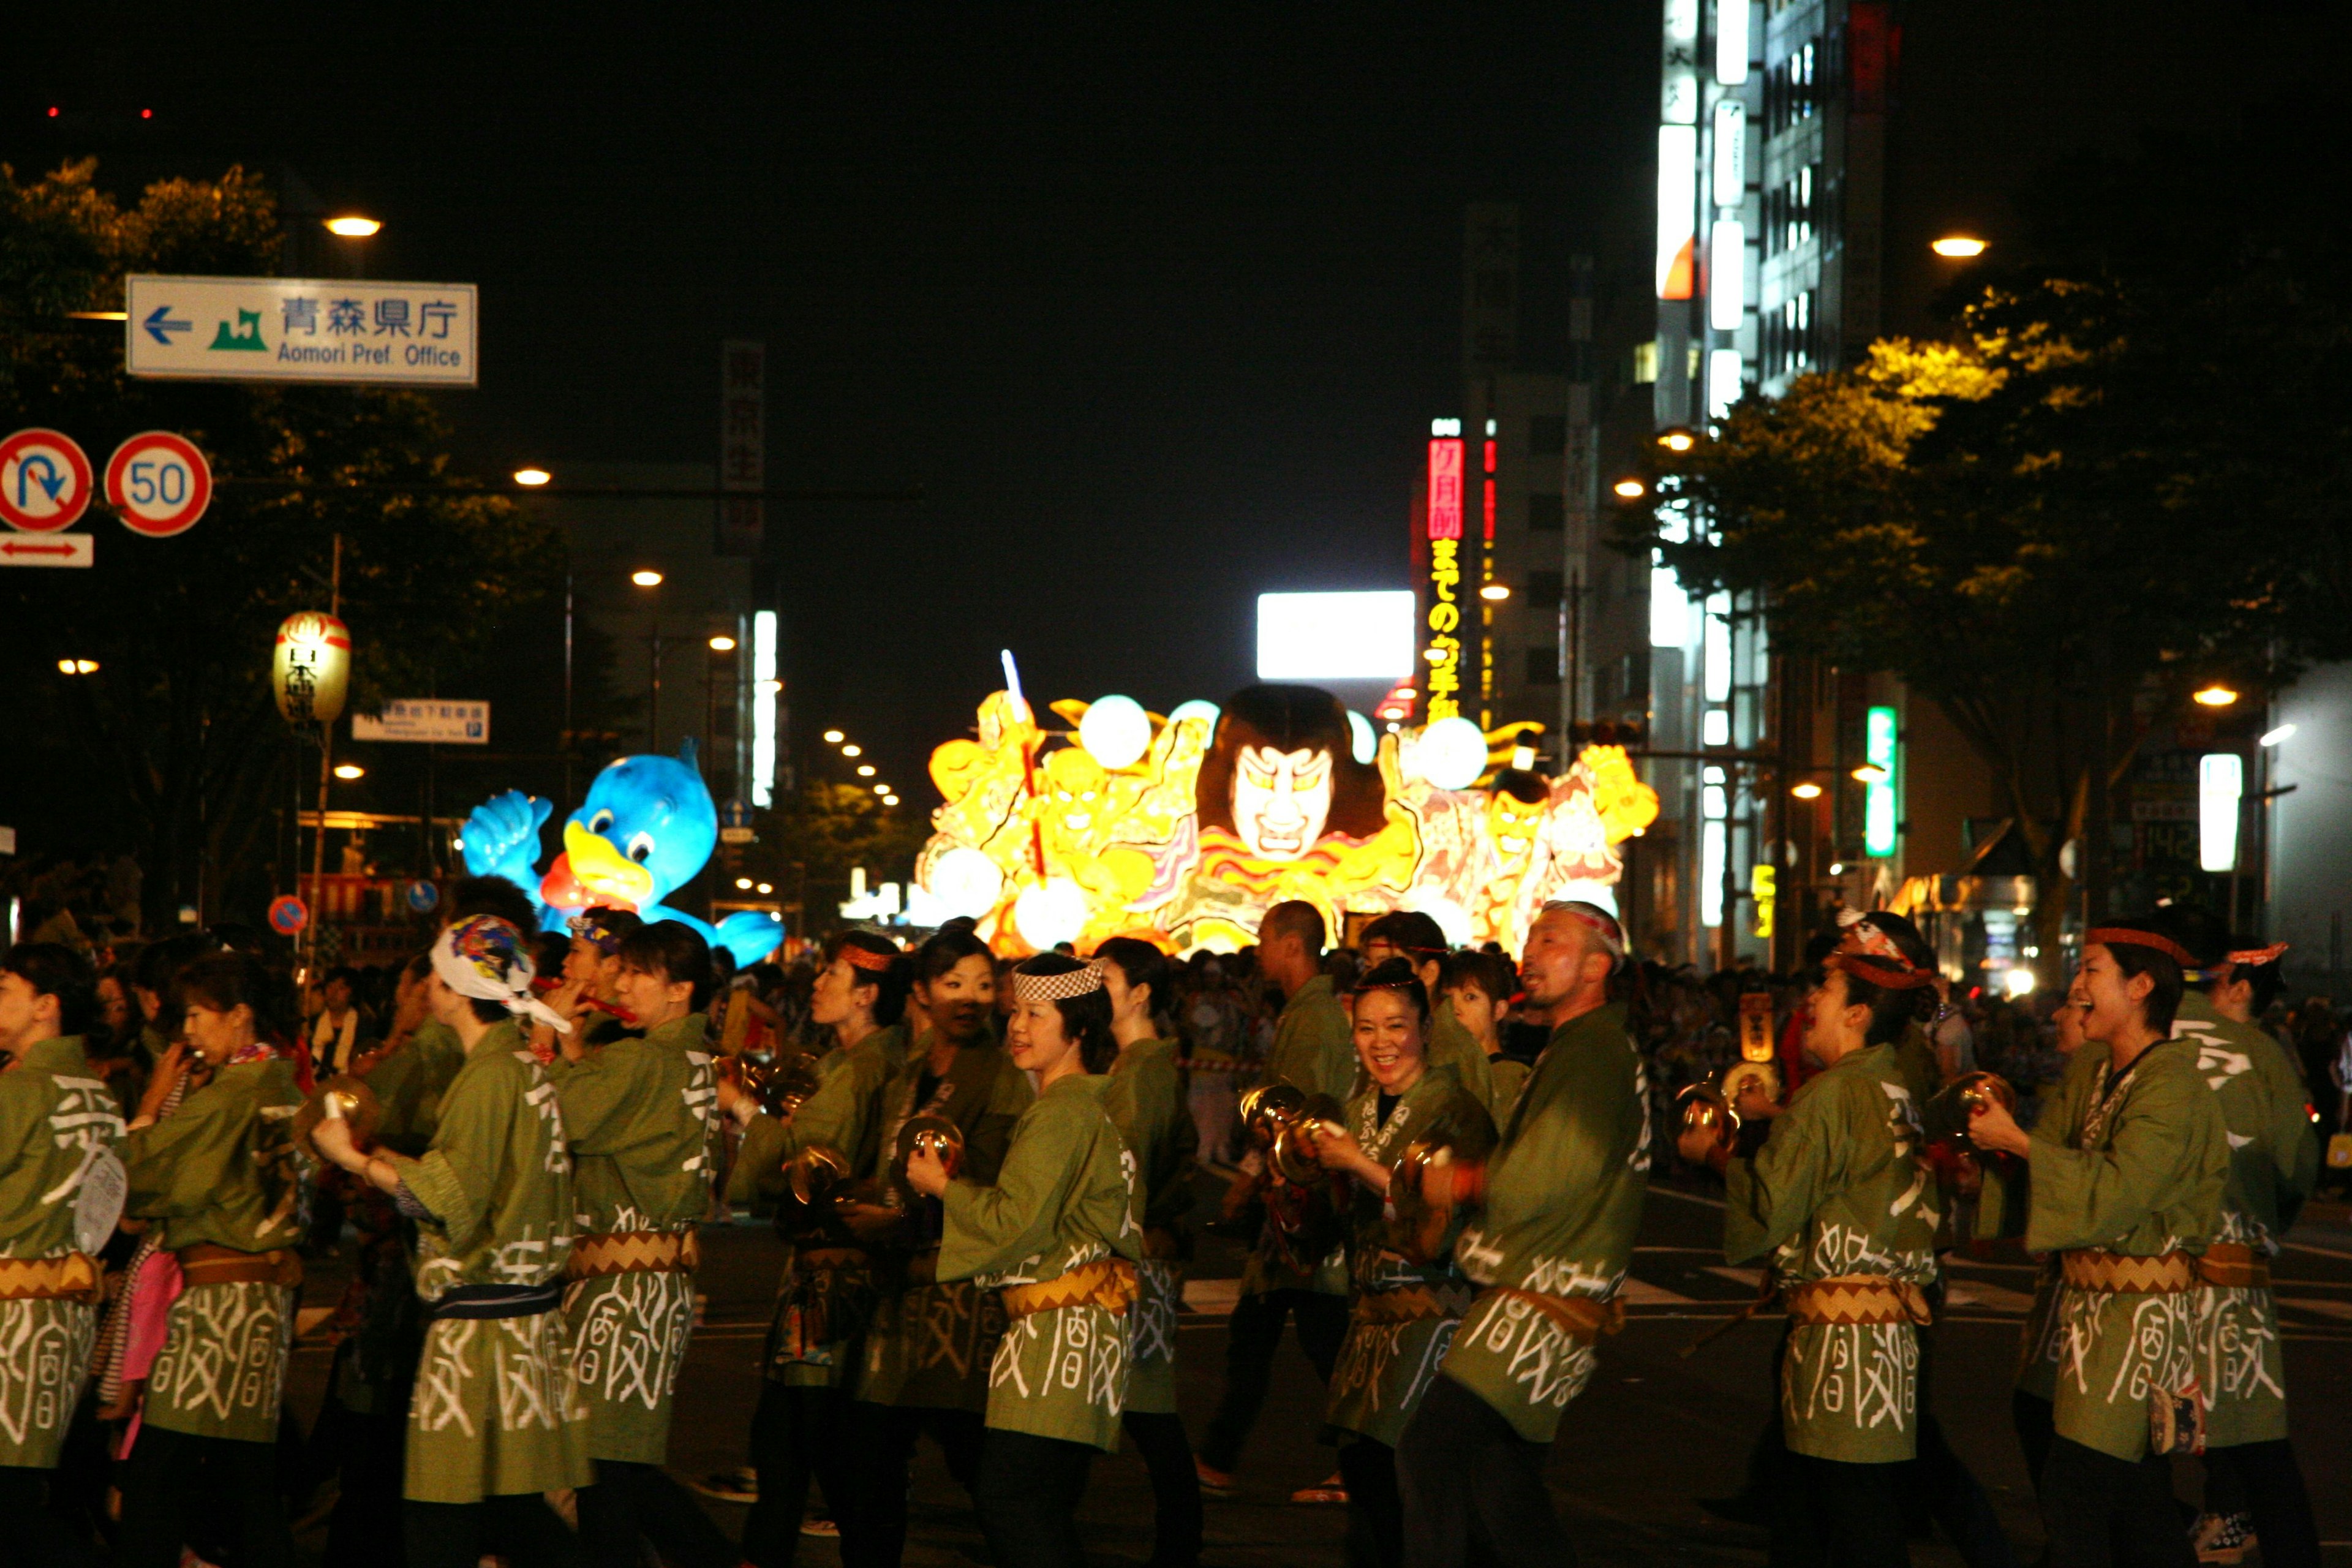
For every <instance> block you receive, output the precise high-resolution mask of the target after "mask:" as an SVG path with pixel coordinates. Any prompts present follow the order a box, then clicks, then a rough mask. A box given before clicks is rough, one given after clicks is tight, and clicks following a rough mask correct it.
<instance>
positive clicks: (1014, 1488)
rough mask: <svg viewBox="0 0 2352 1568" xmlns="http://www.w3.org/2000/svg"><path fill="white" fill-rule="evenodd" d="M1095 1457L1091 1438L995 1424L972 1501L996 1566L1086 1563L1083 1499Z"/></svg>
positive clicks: (1077, 1567)
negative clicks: (1081, 1530) (1080, 1513)
mask: <svg viewBox="0 0 2352 1568" xmlns="http://www.w3.org/2000/svg"><path fill="white" fill-rule="evenodd" d="M1094 1457H1095V1450H1094V1448H1093V1447H1092V1446H1091V1445H1089V1444H1086V1443H1072V1442H1067V1441H1066V1440H1064V1439H1063V1438H1060V1437H1039V1436H1034V1435H1032V1434H1030V1433H1027V1432H1006V1431H1002V1430H998V1429H995V1428H991V1429H990V1431H989V1433H988V1436H987V1437H986V1438H985V1439H984V1440H983V1441H982V1444H981V1446H980V1478H979V1481H978V1484H977V1485H975V1486H974V1488H973V1489H972V1501H973V1503H974V1504H975V1505H977V1506H978V1508H979V1510H980V1529H981V1533H982V1534H983V1535H985V1536H986V1537H987V1538H988V1551H989V1555H990V1556H991V1557H992V1559H994V1561H995V1564H996V1568H1086V1563H1087V1553H1086V1548H1085V1547H1084V1546H1082V1545H1081V1544H1080V1543H1079V1541H1078V1500H1079V1499H1081V1498H1083V1497H1085V1496H1086V1494H1087V1470H1088V1468H1091V1467H1092V1465H1093V1463H1094Z"/></svg>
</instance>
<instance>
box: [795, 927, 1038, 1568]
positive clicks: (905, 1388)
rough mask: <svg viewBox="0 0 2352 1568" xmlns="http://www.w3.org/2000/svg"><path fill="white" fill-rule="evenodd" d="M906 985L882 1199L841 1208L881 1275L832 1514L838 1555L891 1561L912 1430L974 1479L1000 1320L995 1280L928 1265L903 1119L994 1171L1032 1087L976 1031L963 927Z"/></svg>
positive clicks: (985, 974) (972, 1168) (979, 997)
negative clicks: (843, 1485)
mask: <svg viewBox="0 0 2352 1568" xmlns="http://www.w3.org/2000/svg"><path fill="white" fill-rule="evenodd" d="M915 998H916V1000H917V1002H918V1003H919V1004H920V1006H921V1012H922V1016H923V1020H924V1021H925V1023H926V1024H927V1025H928V1029H927V1032H926V1033H925V1034H924V1036H923V1037H922V1038H920V1039H919V1040H917V1041H916V1042H915V1043H914V1044H913V1046H912V1047H909V1048H908V1056H907V1061H906V1065H905V1066H904V1067H902V1068H899V1070H898V1076H897V1077H896V1078H894V1079H892V1080H891V1081H890V1084H889V1085H888V1087H887V1089H885V1090H884V1092H883V1121H882V1137H881V1153H880V1156H879V1157H880V1161H881V1163H882V1169H881V1172H880V1174H881V1175H882V1178H883V1180H882V1183H881V1191H880V1194H878V1195H879V1196H880V1198H881V1200H882V1201H881V1202H880V1203H878V1204H874V1203H866V1204H856V1205H846V1206H845V1207H844V1208H843V1210H842V1213H843V1215H844V1218H845V1222H846V1223H847V1224H848V1225H849V1226H851V1228H852V1230H853V1231H855V1232H856V1234H857V1235H858V1236H859V1237H860V1239H861V1241H863V1242H865V1243H866V1246H867V1247H868V1250H870V1251H874V1252H876V1253H877V1254H878V1255H879V1262H880V1265H881V1268H882V1271H883V1273H884V1274H885V1276H886V1281H887V1282H886V1283H885V1285H884V1286H883V1288H882V1289H880V1291H879V1293H878V1295H877V1300H876V1303H875V1308H874V1313H873V1316H872V1318H871V1319H870V1320H869V1324H868V1327H867V1330H866V1340H865V1345H864V1349H863V1351H862V1353H861V1355H860V1360H859V1373H858V1377H857V1380H856V1394H854V1396H853V1398H852V1401H851V1403H850V1405H849V1407H848V1409H847V1410H846V1411H845V1413H844V1418H843V1431H842V1445H841V1446H842V1449H843V1451H844V1452H845V1453H849V1454H855V1455H856V1456H857V1461H858V1467H857V1469H856V1472H855V1473H854V1474H853V1475H852V1476H851V1477H850V1478H849V1480H850V1488H851V1492H852V1498H851V1503H850V1507H849V1509H848V1511H847V1512H846V1513H845V1514H844V1515H842V1516H841V1519H840V1521H839V1522H840V1525H841V1555H842V1561H843V1563H845V1565H846V1568H897V1564H898V1558H899V1554H900V1553H901V1552H903V1551H904V1550H905V1547H906V1541H907V1470H908V1463H909V1462H910V1461H911V1459H912V1458H913V1455H914V1450H915V1439H916V1438H917V1437H918V1436H920V1435H922V1434H924V1433H929V1435H930V1436H931V1439H932V1441H934V1442H936V1443H938V1444H939V1446H940V1449H941V1450H942V1451H943V1452H944V1453H945V1455H946V1456H947V1461H948V1469H949V1472H950V1474H952V1475H953V1476H954V1477H955V1479H957V1481H959V1482H960V1483H961V1484H962V1486H963V1487H964V1489H966V1490H967V1491H969V1490H971V1489H972V1488H973V1486H974V1485H975V1484H976V1482H977V1479H978V1474H979V1465H980V1439H981V1431H982V1425H983V1421H982V1417H983V1415H984V1414H985V1413H986V1411H987V1409H988V1399H989V1394H988V1377H989V1365H990V1363H991V1361H992V1359H993V1357H994V1356H995V1353H996V1342H997V1341H998V1340H999V1339H1001V1338H1002V1337H1003V1333H1004V1308H1003V1303H1002V1302H1001V1301H999V1300H997V1296H996V1292H995V1291H993V1290H989V1289H982V1287H981V1286H979V1285H977V1284H975V1283H973V1282H972V1281H971V1279H940V1278H939V1275H938V1264H939V1256H940V1254H939V1248H940V1207H939V1205H938V1204H937V1203H936V1202H935V1201H934V1200H932V1199H930V1198H929V1197H926V1196H924V1195H922V1194H919V1193H918V1192H916V1191H915V1190H914V1189H913V1188H911V1187H909V1186H908V1185H907V1184H906V1176H905V1161H904V1154H905V1152H906V1146H907V1144H908V1136H909V1135H908V1133H907V1124H908V1121H911V1120H913V1119H914V1118H916V1117H928V1118H934V1119H937V1120H939V1121H945V1122H947V1123H948V1124H949V1125H950V1126H951V1127H952V1128H953V1129H954V1130H955V1131H956V1133H957V1134H958V1135H959V1136H960V1137H961V1139H962V1142H963V1153H962V1163H961V1165H960V1166H959V1168H958V1171H959V1173H960V1174H963V1175H968V1176H970V1177H971V1179H972V1180H973V1181H975V1182H982V1183H988V1182H993V1181H994V1180H995V1179H996V1173H997V1170H998V1167H999V1166H1001V1165H1002V1164H1003V1161H1004V1152H1005V1149H1006V1148H1007V1147H1008V1146H1009V1145H1010V1144H1011V1142H1012V1139H1013V1123H1014V1122H1015V1121H1018V1120H1019V1119H1020V1117H1021V1114H1022V1112H1024V1110H1027V1109H1028V1107H1029V1102H1030V1100H1032V1099H1033V1098H1034V1096H1033V1094H1032V1092H1031V1090H1030V1088H1029V1080H1028V1079H1027V1078H1025V1077H1024V1076H1023V1074H1022V1071H1021V1069H1020V1068H1016V1067H1014V1066H1013V1062H1012V1060H1011V1059H1010V1058H1008V1057H1007V1056H1006V1055H1005V1054H1004V1048H1003V1047H1002V1046H1000V1045H998V1044H997V1043H996V1042H995V1040H994V1039H993V1038H992V1037H991V1036H990V1034H989V1024H990V1022H991V1020H992V1016H993V1015H994V1013H995V1008H996V963H995V959H994V958H993V957H992V955H991V953H990V952H989V951H988V946H987V944H986V943H984V942H982V941H981V940H980V939H979V938H978V937H976V936H974V935H972V934H971V931H970V930H969V929H968V928H951V929H946V930H942V931H940V932H939V934H938V935H936V936H934V937H932V938H931V939H930V940H929V942H925V943H923V945H922V946H921V948H919V950H918V951H917V952H916V954H915ZM805 1109H806V1107H803V1110H805Z"/></svg>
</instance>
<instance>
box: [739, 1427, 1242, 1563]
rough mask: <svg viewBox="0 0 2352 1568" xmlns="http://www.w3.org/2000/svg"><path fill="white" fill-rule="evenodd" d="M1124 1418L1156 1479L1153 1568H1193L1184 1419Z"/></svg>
mask: <svg viewBox="0 0 2352 1568" xmlns="http://www.w3.org/2000/svg"><path fill="white" fill-rule="evenodd" d="M1118 1419H1119V1425H1120V1426H1124V1427H1126V1428H1127V1435H1128V1436H1129V1437H1132V1438H1134V1439H1135V1447H1136V1451H1137V1452H1138V1453H1139V1454H1141V1455H1142V1456H1143V1468H1144V1469H1145V1470H1146V1471H1147V1472H1148V1473H1149V1474H1150V1477H1151V1506H1152V1518H1151V1568H1193V1565H1194V1564H1196V1563H1199V1562H1200V1561H1201V1477H1200V1474H1199V1472H1197V1471H1196V1470H1194V1469H1193V1468H1192V1442H1191V1440H1190V1439H1189V1438H1187V1437H1186V1436H1184V1423H1183V1421H1182V1420H1181V1418H1180V1417H1179V1416H1178V1415H1176V1413H1175V1412H1174V1411H1172V1410H1161V1411H1142V1410H1130V1411H1129V1412H1128V1413H1127V1414H1126V1415H1121V1416H1120V1417H1119V1418H1118ZM754 1561H757V1560H756V1559H754ZM761 1568H767V1565H766V1564H765V1563H761Z"/></svg>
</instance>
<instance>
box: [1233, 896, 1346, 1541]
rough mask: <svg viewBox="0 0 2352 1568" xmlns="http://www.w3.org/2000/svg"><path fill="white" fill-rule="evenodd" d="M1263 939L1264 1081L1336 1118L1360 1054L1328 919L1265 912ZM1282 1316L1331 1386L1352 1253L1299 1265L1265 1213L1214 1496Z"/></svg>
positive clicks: (1246, 1421)
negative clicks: (1339, 986) (1278, 1000)
mask: <svg viewBox="0 0 2352 1568" xmlns="http://www.w3.org/2000/svg"><path fill="white" fill-rule="evenodd" d="M1257 935H1258V949H1257V964H1258V969H1259V971H1260V972H1261V973H1264V974H1265V977H1266V978H1267V979H1268V980H1271V981H1273V982H1274V983H1275V984H1276V985H1279V986H1280V987H1281V988H1282V994H1283V996H1284V998H1285V1000H1284V1002H1283V1005H1282V1014H1281V1016H1279V1017H1278V1018H1276V1020H1275V1026H1274V1049H1273V1052H1272V1054H1271V1055H1270V1056H1269V1057H1268V1058H1267V1060H1266V1081H1267V1082H1269V1083H1286V1084H1288V1085H1290V1086H1291V1087H1292V1088H1294V1089H1298V1090H1299V1091H1300V1092H1302V1093H1304V1094H1305V1095H1306V1096H1307V1108H1308V1110H1310V1111H1312V1112H1313V1113H1314V1114H1316V1115H1318V1116H1327V1117H1328V1116H1333V1115H1336V1114H1338V1112H1339V1107H1340V1105H1341V1103H1342V1102H1343V1101H1344V1100H1346V1099H1347V1098H1348V1096H1349V1094H1351V1093H1352V1092H1354V1085H1355V1081H1356V1050H1355V1045H1354V1043H1353V1042H1354V1037H1353V1033H1352V1031H1351V1029H1350V1027H1349V1023H1348V1010H1347V1009H1346V1008H1344V1007H1342V1006H1340V1005H1339V997H1338V995H1337V994H1335V993H1334V991H1333V989H1332V984H1331V977H1330V976H1329V975H1328V974H1326V973H1323V938H1324V930H1323V917H1322V916H1321V915H1320V914H1318V913H1317V912H1316V910H1315V906H1314V905H1312V904H1308V903H1305V902H1302V901H1299V900H1291V901H1289V902H1286V903H1279V904H1276V905H1275V906H1274V907H1273V908H1272V909H1270V910H1266V911H1265V921H1263V922H1261V923H1260V925H1259V926H1258V933H1257ZM1268 1179H1269V1173H1268V1172H1267V1171H1266V1170H1265V1168H1264V1167H1263V1165H1261V1168H1260V1169H1259V1170H1258V1171H1256V1172H1255V1173H1252V1174H1245V1175H1244V1176H1243V1177H1242V1178H1241V1179H1240V1180H1239V1181H1237V1182H1235V1183H1234V1186H1233V1189H1232V1191H1230V1192H1229V1193H1227V1194H1226V1195H1225V1209H1226V1212H1227V1213H1228V1214H1229V1215H1230V1214H1236V1213H1239V1212H1241V1211H1242V1210H1243V1209H1244V1208H1245V1207H1246V1205H1247V1204H1248V1202H1249V1200H1250V1199H1251V1198H1252V1197H1253V1196H1255V1194H1257V1193H1258V1192H1259V1191H1261V1190H1263V1188H1264V1187H1265V1184H1266V1182H1267V1181H1268ZM1285 1318H1289V1319H1291V1320H1292V1321H1294V1322H1295V1323H1296V1324H1297V1329H1298V1348H1299V1349H1300V1350H1302V1351H1304V1352H1307V1361H1308V1362H1309V1363H1312V1364H1313V1366H1314V1368H1315V1371H1316V1373H1317V1374H1318V1376H1320V1377H1321V1378H1322V1379H1323V1381H1324V1382H1325V1383H1326V1384H1328V1383H1329V1382H1330V1381H1331V1363H1332V1360H1333V1359H1334V1358H1335V1357H1337V1356H1338V1355H1339V1342H1340V1340H1342V1339H1343V1338H1345V1337H1346V1335H1347V1331H1348V1261H1347V1258H1346V1255H1345V1253H1344V1252H1343V1251H1342V1250H1341V1249H1340V1248H1339V1247H1333V1248H1332V1249H1331V1252H1330V1254H1329V1256H1328V1257H1325V1258H1313V1259H1299V1258H1293V1257H1292V1255H1291V1246H1290V1242H1289V1240H1288V1239H1287V1238H1286V1237H1285V1236H1284V1235H1283V1234H1282V1231H1281V1228H1280V1226H1278V1225H1277V1224H1276V1219H1275V1216H1274V1215H1273V1213H1272V1212H1270V1211H1269V1213H1268V1214H1267V1215H1266V1217H1265V1222H1264V1224H1263V1225H1262V1226H1260V1228H1259V1232H1258V1241H1257V1247H1256V1249H1255V1251H1253V1252H1252V1253H1251V1254H1250V1256H1249V1260H1248V1261H1247V1262H1246V1263H1244V1265H1243V1266H1242V1289H1241V1297H1240V1299H1239V1300H1236V1301H1235V1302H1234V1310H1233V1314H1232V1316H1231V1317H1230V1318H1229V1319H1227V1321H1226V1329H1225V1335H1226V1338H1225V1389H1224V1394H1223V1396H1222V1397H1221V1398H1220V1399H1219V1400H1218V1403H1217V1410H1216V1414H1215V1415H1213V1416H1212V1417H1211V1418H1210V1421H1209V1427H1208V1431H1207V1432H1206V1433H1205V1434H1203V1436H1202V1439H1201V1447H1200V1451H1199V1456H1198V1459H1197V1463H1196V1467H1195V1468H1196V1469H1197V1471H1198V1473H1199V1475H1200V1478H1201V1485H1202V1487H1203V1488H1205V1489H1208V1490H1209V1491H1211V1492H1213V1493H1220V1494H1222V1493H1225V1492H1230V1491H1232V1490H1233V1487H1234V1467H1235V1466H1236V1465H1237V1464H1238V1463H1239V1462H1240V1460H1241V1452H1242V1444H1243V1443H1244V1441H1245V1440H1246V1439H1247V1438H1248V1436H1249V1431H1250V1427H1251V1426H1253V1425H1255V1423H1256V1421H1257V1413H1258V1409H1259V1407H1260V1406H1262V1405H1265V1390H1266V1384H1267V1383H1268V1382H1269V1381H1270V1380H1271V1379H1272V1377H1273V1375H1274V1352H1275V1347H1276V1345H1277V1344H1279V1343H1280V1342H1281V1341H1282V1323H1283V1320H1284V1319H1285ZM1295 1500H1299V1501H1309V1500H1311V1501H1323V1500H1331V1501H1338V1500H1339V1489H1338V1487H1337V1485H1336V1484H1331V1483H1327V1484H1326V1485H1325V1486H1322V1487H1310V1488H1308V1489H1306V1491H1304V1492H1301V1493H1299V1494H1297V1498H1296V1499H1295Z"/></svg>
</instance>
